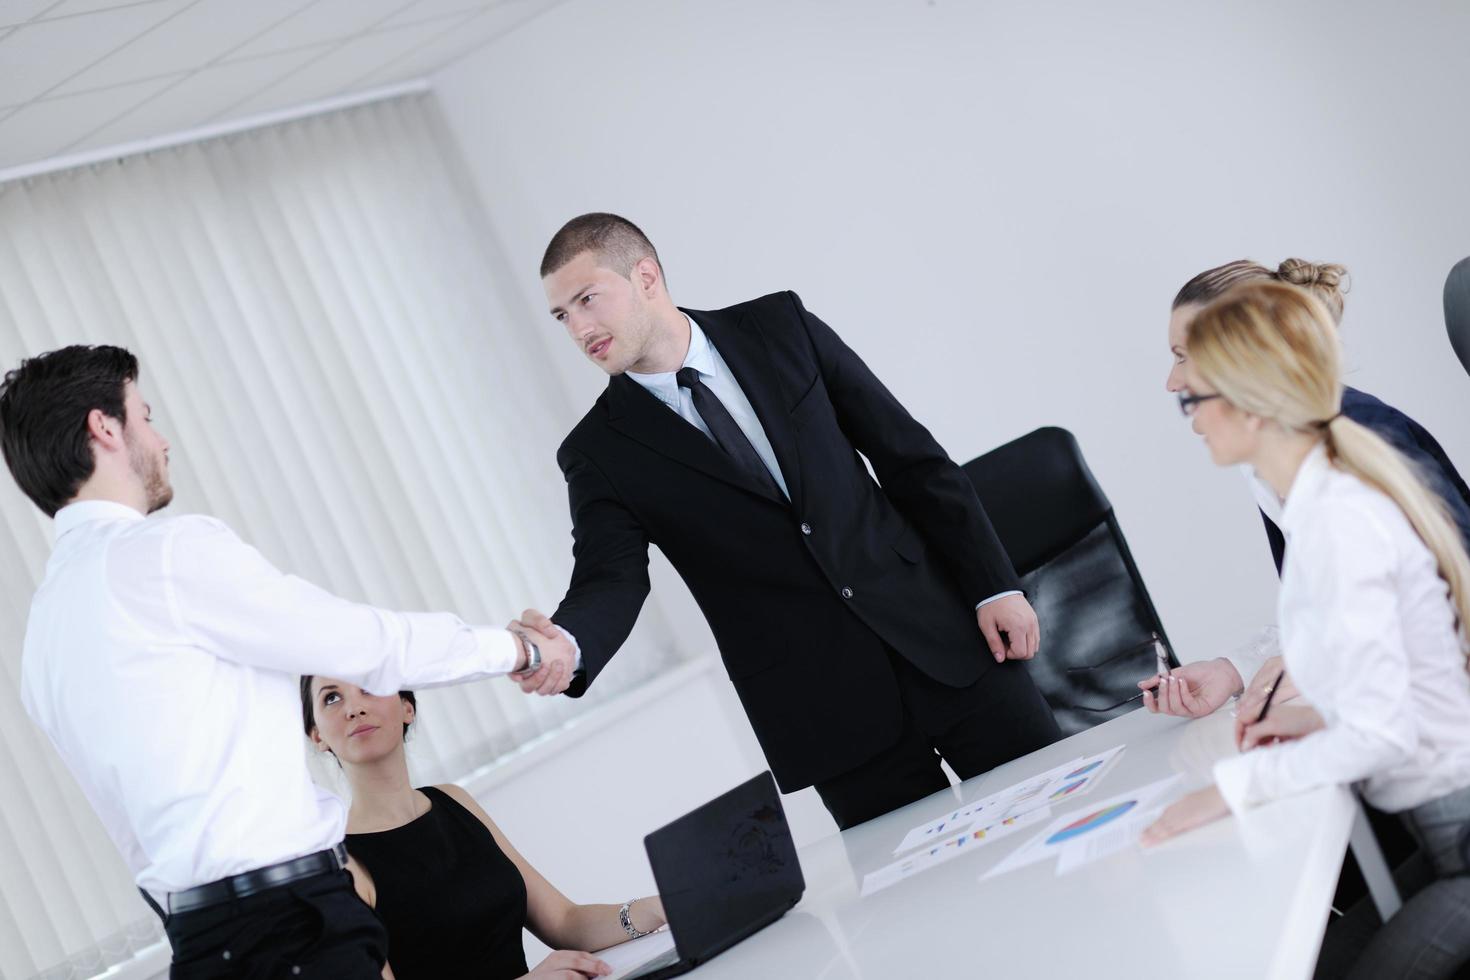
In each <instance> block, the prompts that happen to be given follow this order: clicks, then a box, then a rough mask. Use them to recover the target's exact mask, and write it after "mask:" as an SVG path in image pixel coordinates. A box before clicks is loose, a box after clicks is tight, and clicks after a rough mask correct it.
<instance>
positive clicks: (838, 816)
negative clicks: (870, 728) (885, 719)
mask: <svg viewBox="0 0 1470 980" xmlns="http://www.w3.org/2000/svg"><path fill="white" fill-rule="evenodd" d="M976 656H988V654H987V653H985V652H984V651H983V650H977V651H976ZM888 659H889V661H890V663H891V664H892V665H893V673H894V679H895V681H896V682H897V684H898V689H899V693H900V695H901V696H902V698H903V707H904V720H903V730H902V732H901V734H900V735H899V738H898V741H897V742H895V743H894V744H893V745H891V746H889V747H888V748H886V749H884V750H883V751H882V752H880V753H878V755H876V756H874V757H873V758H871V759H869V760H868V761H867V762H865V763H863V764H862V765H860V766H858V767H857V768H856V769H852V770H849V771H848V772H845V773H843V774H842V775H840V776H836V777H834V778H832V779H828V780H824V781H823V782H820V783H817V784H816V790H817V795H819V796H820V797H821V798H822V802H823V803H825V804H826V806H827V809H828V811H830V812H831V814H832V817H833V819H835V820H836V821H837V826H838V827H840V828H842V829H843V830H846V829H847V828H849V827H855V826H857V825H858V824H860V823H864V822H865V821H868V820H871V819H873V818H874V817H878V816H882V815H883V814H885V813H888V812H889V811H890V810H896V809H898V808H899V807H901V806H905V805H906V804H909V803H912V802H914V801H915V800H920V799H923V798H924V797H926V796H928V795H930V794H931V793H937V792H939V791H940V790H942V789H947V788H948V787H949V779H948V777H946V776H945V774H944V770H943V769H941V768H940V766H939V760H940V758H941V757H943V759H944V761H945V762H948V763H949V765H950V768H951V769H953V770H954V771H955V774H956V775H957V776H959V777H960V778H961V779H969V778H970V777H971V776H978V775H980V774H981V773H983V772H988V771H990V770H991V769H994V768H995V767H996V766H999V765H1002V764H1003V763H1006V762H1010V761H1011V760H1012V759H1016V758H1019V757H1021V756H1023V755H1026V754H1027V753H1029V752H1035V751H1036V750H1037V749H1039V748H1042V747H1043V746H1047V745H1050V744H1051V743H1052V742H1055V741H1056V740H1057V739H1059V738H1061V737H1062V732H1061V729H1060V728H1058V727H1057V722H1056V719H1055V718H1053V717H1052V713H1051V707H1050V706H1049V705H1048V704H1047V703H1046V699H1045V698H1043V697H1042V696H1041V691H1039V690H1038V689H1037V687H1036V685H1035V684H1034V683H1032V681H1031V675H1030V674H1029V673H1028V672H1027V669H1026V665H1025V663H1023V662H1021V661H1014V660H1008V661H1006V662H1005V663H1003V664H996V665H995V667H993V668H992V669H990V670H988V671H986V673H985V676H983V677H981V678H980V680H978V681H976V682H975V683H974V684H972V685H970V686H969V687H963V688H954V687H948V686H946V685H944V684H941V683H939V682H938V681H936V680H934V679H933V678H931V677H929V676H928V675H927V674H925V673H923V672H922V671H920V670H919V669H918V668H917V667H915V666H913V665H912V664H910V663H909V662H908V661H907V660H905V659H904V658H903V657H901V656H899V655H898V654H897V653H895V652H893V651H892V650H890V651H889V657H888Z"/></svg>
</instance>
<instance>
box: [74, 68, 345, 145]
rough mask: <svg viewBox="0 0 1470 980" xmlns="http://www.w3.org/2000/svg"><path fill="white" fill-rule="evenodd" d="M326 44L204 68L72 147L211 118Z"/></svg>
mask: <svg viewBox="0 0 1470 980" xmlns="http://www.w3.org/2000/svg"><path fill="white" fill-rule="evenodd" d="M329 47H330V45H322V46H318V47H316V48H307V49H304V50H300V51H288V52H285V53H283V54H274V55H268V56H266V57H264V58H252V59H250V60H249V61H236V62H231V63H229V64H223V65H216V66H215V67H213V68H206V69H204V70H203V71H201V72H198V73H197V74H195V75H193V76H191V77H190V78H189V79H188V80H187V81H185V82H184V83H183V84H181V85H176V86H174V87H173V88H171V89H169V90H167V91H166V92H162V93H160V94H159V95H158V96H157V97H156V98H152V99H149V100H148V101H147V102H144V103H143V104H142V105H139V106H138V107H137V108H136V109H134V110H133V111H132V112H129V113H128V114H126V115H124V116H122V117H121V118H118V119H117V120H116V121H115V122H112V123H109V124H108V125H106V126H104V127H103V128H101V129H99V130H98V131H97V132H96V133H93V134H92V135H91V136H90V137H88V138H87V140H86V142H84V143H82V144H80V145H79V146H77V149H79V150H80V149H89V148H92V147H99V146H111V145H113V144H116V143H127V142H131V141H133V140H141V139H149V138H152V137H157V136H164V135H167V134H169V133H177V132H179V131H180V130H184V129H193V128H195V127H196V126H203V125H205V124H206V123H210V122H214V121H215V120H216V117H218V116H219V115H220V114H221V113H222V112H224V111H225V110H226V109H228V108H229V107H230V106H232V105H234V104H236V103H237V102H239V101H240V100H242V99H246V98H249V97H250V96H251V95H253V94H255V93H256V92H259V91H260V90H261V89H263V88H265V87H266V86H267V85H269V84H271V83H272V82H274V81H275V80H276V79H278V78H280V77H281V76H282V75H284V74H287V73H288V72H292V71H295V70H296V69H297V68H299V67H301V66H302V65H304V64H306V63H307V62H309V61H311V60H312V59H314V58H319V57H321V55H322V54H323V53H324V52H325V51H326V50H327V49H328V48H329Z"/></svg>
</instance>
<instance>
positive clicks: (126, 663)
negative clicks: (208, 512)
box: [21, 501, 519, 894]
mask: <svg viewBox="0 0 1470 980" xmlns="http://www.w3.org/2000/svg"><path fill="white" fill-rule="evenodd" d="M518 657H519V648H518V644H517V643H516V641H515V639H514V638H513V637H512V636H511V635H510V634H509V633H507V632H506V631H504V630H500V629H482V628H474V627H470V626H466V625H465V624H464V623H463V622H461V621H460V620H459V619H458V618H456V617H454V616H452V615H449V614H447V613H397V612H386V611H384V610H381V609H374V608H372V607H370V606H365V605H359V604H356V603H352V602H347V601H346V600H343V599H339V598H337V597H336V596H333V595H330V594H328V593H327V592H324V591H322V590H321V589H319V588H317V587H316V586H314V585H311V584H310V583H308V582H304V581H302V580H301V579H299V578H295V577H293V576H289V575H284V574H282V573H281V572H279V571H277V570H276V569H275V568H274V567H272V566H271V565H270V563H269V562H267V561H266V560H265V559H264V558H263V557H262V556H261V555H260V553H259V552H257V551H256V550H255V549H254V548H251V547H250V546H248V545H246V544H245V543H244V542H242V541H241V540H240V539H239V538H238V537H236V536H235V534H234V533H233V532H232V531H231V530H230V529H229V528H228V527H226V526H225V525H224V524H223V523H221V522H220V521H217V520H214V519H213V518H209V517H196V516H180V517H153V518H144V517H143V515H142V514H139V513H138V512H137V511H135V510H133V509H132V508H130V507H126V506H124V505H122V504H118V503H112V502H109V501H84V502H80V503H75V504H71V505H70V506H67V507H64V508H62V509H61V510H60V511H59V512H58V513H57V514H56V547H55V550H54V551H53V552H52V555H51V559H50V561H49V562H48V563H47V566H46V576H45V579H44V581H43V582H42V583H41V586H40V588H39V589H38V590H37V592H36V596H35V599H34V600H33V601H32V603H31V614H30V620H29V622H28V623H27V625H26V637H25V649H24V654H23V657H22V660H21V700H22V703H23V704H24V705H25V709H26V712H27V713H28V714H29V715H30V716H31V718H32V719H34V720H35V722H36V724H38V725H39V726H40V727H41V729H42V730H44V731H45V733H46V734H47V736H48V737H49V738H50V739H51V742H52V744H54V745H55V746H56V749H57V751H58V752H59V753H60V754H61V757H62V759H63V760H64V761H65V762H66V764H67V766H68V768H70V770H71V772H72V774H73V775H74V776H75V777H76V779H77V782H78V783H79V784H80V785H81V788H82V791H83V793H85V794H86V796H87V799H88V800H89V801H90V802H91V804H92V806H93V807H94V808H95V809H96V811H97V813H98V815H99V816H100V817H101V819H102V823H103V825H104V826H105V827H106V829H107V831H108V833H109V834H110V835H111V836H112V839H113V842H114V843H115V844H116V845H117V847H118V850H120V851H121V852H122V855H123V857H124V859H125V860H126V861H127V863H128V866H129V868H131V870H132V872H133V875H134V877H135V880H136V881H137V883H138V885H139V886H141V887H143V888H146V889H148V890H149V891H151V892H154V893H155V894H157V893H161V892H169V891H181V890H183V889H185V888H189V887H192V886H194V885H199V884H203V883H205V882H209V881H214V880H216V879H219V878H223V877H225V876H227V875H232V874H237V873H239V872H242V871H248V870H251V869H254V868H259V867H264V866H266V865H270V864H275V863H277V862H280V861H286V860H289V859H291V858H295V857H299V856H301V855H303V854H310V853H312V852H314V851H320V850H323V849H325V848H328V847H331V846H333V845H335V844H337V843H338V842H339V841H341V840H342V836H343V831H344V829H345V827H346V822H347V817H346V809H345V807H344V806H343V804H342V802H341V801H340V800H339V799H337V797H335V796H334V795H332V794H331V793H328V792H326V791H325V790H322V789H320V788H318V787H317V786H316V785H315V784H314V783H313V782H312V780H311V777H310V775H309V774H308V773H307V769H306V761H305V758H304V756H303V752H304V749H303V746H302V732H301V702H300V697H299V693H298V687H297V685H298V680H297V678H298V675H301V674H307V673H312V674H323V675H327V676H331V677H338V678H341V679H343V680H346V681H349V682H351V683H354V684H357V685H359V686H361V687H363V688H366V689H367V690H369V691H371V692H373V693H375V694H380V695H386V694H392V693H394V692H396V691H398V690H400V689H404V688H417V687H430V686H433V685H435V684H445V683H450V682H453V681H459V680H467V679H471V678H476V677H489V676H493V675H497V674H504V673H506V672H508V671H510V670H512V669H514V667H515V664H516V661H517V659H518Z"/></svg>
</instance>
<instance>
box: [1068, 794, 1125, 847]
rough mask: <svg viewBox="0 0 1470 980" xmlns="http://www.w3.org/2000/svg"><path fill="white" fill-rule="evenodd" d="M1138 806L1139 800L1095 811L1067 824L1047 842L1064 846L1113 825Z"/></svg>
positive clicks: (1115, 804)
mask: <svg viewBox="0 0 1470 980" xmlns="http://www.w3.org/2000/svg"><path fill="white" fill-rule="evenodd" d="M1137 805H1138V801H1137V800H1124V801H1123V802H1122V803H1114V804H1113V805H1112V806H1107V807H1103V808H1102V809H1101V810H1094V811H1093V812H1091V813H1089V814H1088V815H1087V816H1085V817H1081V818H1079V819H1077V820H1074V821H1073V822H1071V823H1069V824H1067V826H1065V827H1063V828H1062V829H1061V830H1059V831H1057V832H1056V833H1054V834H1052V835H1051V836H1050V837H1048V838H1047V839H1046V842H1047V843H1048V844H1062V843H1065V842H1067V841H1069V840H1072V839H1073V838H1075V837H1081V836H1083V835H1084V834H1087V833H1089V832H1091V831H1094V830H1096V829H1097V828H1099V827H1101V826H1103V825H1104V824H1107V823H1111V822H1112V821H1114V820H1116V819H1118V818H1119V817H1121V816H1122V815H1123V814H1125V813H1127V812H1128V811H1129V810H1131V809H1133V808H1134V807H1135V806H1137Z"/></svg>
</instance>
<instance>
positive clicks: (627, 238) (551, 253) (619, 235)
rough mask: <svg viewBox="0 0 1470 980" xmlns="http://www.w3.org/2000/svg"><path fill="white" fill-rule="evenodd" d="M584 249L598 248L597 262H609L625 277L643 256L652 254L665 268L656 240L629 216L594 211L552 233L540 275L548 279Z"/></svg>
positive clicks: (611, 267) (659, 265) (593, 250)
mask: <svg viewBox="0 0 1470 980" xmlns="http://www.w3.org/2000/svg"><path fill="white" fill-rule="evenodd" d="M583 252H595V253H596V254H597V258H598V260H599V261H598V264H599V265H603V266H606V267H607V268H609V269H611V270H612V271H614V272H616V273H617V274H618V275H620V276H622V277H623V278H624V279H627V278H629V277H630V276H632V274H633V266H635V265H637V264H638V261H639V260H640V259H645V258H649V257H650V256H651V257H652V258H653V261H654V262H656V263H657V264H658V268H659V272H663V268H664V266H663V263H662V262H659V260H658V251H657V250H656V249H655V248H654V247H653V242H651V241H649V240H648V236H647V235H645V234H643V232H642V231H640V230H639V228H638V226H637V225H635V224H633V222H631V221H629V220H628V219H627V218H620V217H618V216H617V215H615V214H605V213H603V212H600V211H599V212H594V213H592V214H584V215H580V216H578V217H576V218H573V219H572V220H571V221H568V222H567V223H566V224H564V225H562V226H561V231H558V232H557V233H556V234H555V235H552V236H551V243H550V244H549V245H547V246H546V254H545V255H543V256H542V257H541V278H542V279H545V278H546V277H547V276H549V275H551V274H552V273H553V272H555V271H556V270H558V269H560V268H561V267H562V266H564V265H566V264H567V263H568V262H570V261H572V259H575V258H576V257H577V256H579V255H581V254H582V253H583Z"/></svg>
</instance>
